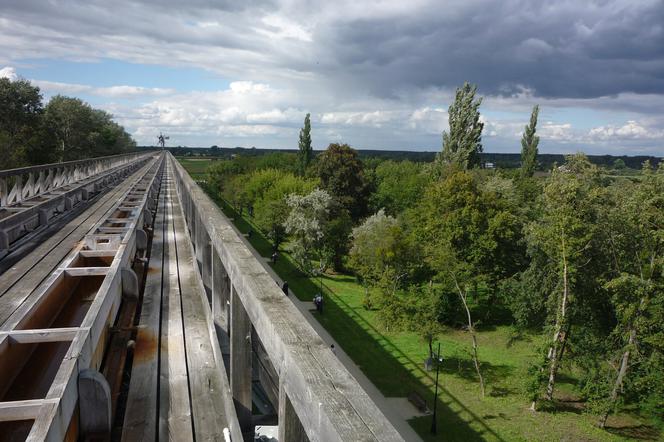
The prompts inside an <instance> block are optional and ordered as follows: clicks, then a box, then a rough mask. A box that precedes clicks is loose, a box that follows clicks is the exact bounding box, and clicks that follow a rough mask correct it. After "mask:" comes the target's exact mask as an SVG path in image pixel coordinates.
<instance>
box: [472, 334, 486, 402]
mask: <svg viewBox="0 0 664 442" xmlns="http://www.w3.org/2000/svg"><path fill="white" fill-rule="evenodd" d="M470 336H471V337H472V338H473V362H474V363H475V371H476V372H477V377H478V378H479V380H480V391H481V392H482V397H484V378H483V377H482V372H481V371H480V360H479V358H478V357H477V338H476V337H475V331H474V330H473V331H471V332H470Z"/></svg>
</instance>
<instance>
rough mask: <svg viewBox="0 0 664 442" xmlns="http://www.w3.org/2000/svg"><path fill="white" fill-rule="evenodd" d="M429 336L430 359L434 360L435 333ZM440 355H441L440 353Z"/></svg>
mask: <svg viewBox="0 0 664 442" xmlns="http://www.w3.org/2000/svg"><path fill="white" fill-rule="evenodd" d="M428 338H429V360H433V334H431V335H429V336H428ZM438 356H439V357H440V355H438Z"/></svg>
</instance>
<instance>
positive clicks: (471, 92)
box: [439, 82, 484, 169]
mask: <svg viewBox="0 0 664 442" xmlns="http://www.w3.org/2000/svg"><path fill="white" fill-rule="evenodd" d="M476 91H477V86H475V85H471V84H470V83H468V82H465V83H464V84H463V86H462V87H460V88H458V89H457V91H456V97H455V98H454V103H452V104H451V105H450V107H449V110H448V119H449V125H450V131H449V133H448V132H443V151H442V153H441V155H440V157H439V159H440V160H441V161H442V162H443V163H446V164H452V165H456V166H457V167H459V168H461V169H472V168H473V167H476V166H479V164H480V153H481V152H482V129H483V128H484V123H482V122H481V121H480V111H479V107H480V104H482V98H481V97H479V98H477V99H475V92H476Z"/></svg>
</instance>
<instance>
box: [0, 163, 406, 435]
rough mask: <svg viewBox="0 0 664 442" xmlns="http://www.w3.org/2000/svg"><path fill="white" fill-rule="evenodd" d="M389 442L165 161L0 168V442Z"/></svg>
mask: <svg viewBox="0 0 664 442" xmlns="http://www.w3.org/2000/svg"><path fill="white" fill-rule="evenodd" d="M256 425H274V426H277V427H278V440H279V441H280V442H283V441H285V442H299V441H307V440H308V441H401V440H403V438H402V437H401V436H400V435H399V433H398V432H397V431H396V430H395V429H394V427H393V426H392V425H391V424H390V422H389V421H388V420H387V419H386V418H385V416H384V415H383V414H382V413H381V411H380V410H379V409H378V408H377V406H376V405H375V404H374V403H373V402H372V400H371V399H370V398H369V396H368V395H367V394H366V393H365V391H364V390H363V389H362V388H361V387H360V385H359V384H358V382H357V381H356V380H355V378H353V376H351V374H350V373H349V372H348V371H347V370H346V369H345V367H344V366H343V365H342V364H341V363H340V362H339V360H338V359H337V358H336V356H335V355H334V354H333V353H332V352H331V351H330V349H329V348H328V345H327V344H326V343H325V342H324V341H323V339H321V337H320V336H319V335H318V334H317V333H316V331H315V330H314V329H313V328H312V327H311V326H310V325H309V323H308V322H307V320H306V319H305V318H304V317H303V316H302V314H301V313H300V311H299V310H298V309H297V308H296V307H295V306H294V305H293V304H292V302H291V301H290V300H289V298H287V297H285V296H284V295H283V292H282V291H281V289H280V288H279V287H278V285H277V284H276V282H275V281H274V280H273V279H272V278H271V277H270V275H269V274H268V273H267V272H266V270H265V269H264V267H263V266H262V264H261V263H260V262H259V261H258V260H257V259H256V258H255V257H254V255H253V254H252V252H251V250H249V249H248V247H247V246H246V244H245V242H244V241H243V239H242V238H241V237H240V235H238V233H237V232H236V230H235V229H234V228H233V226H232V225H231V224H230V222H229V220H228V219H227V218H226V217H225V216H224V215H223V214H222V212H221V211H220V210H219V208H218V207H217V206H216V205H215V203H214V202H213V201H212V200H211V199H210V198H209V197H208V196H207V195H206V194H205V193H204V192H203V190H202V189H201V188H200V187H199V186H198V185H197V184H196V183H195V182H194V181H193V180H192V179H191V178H190V177H189V175H188V174H187V172H185V170H184V169H183V168H182V166H180V164H179V163H178V162H177V161H176V160H175V159H174V158H173V157H172V156H171V154H170V153H167V152H147V153H140V154H127V155H118V156H111V157H104V158H96V159H91V160H84V161H75V162H69V163H60V164H52V165H45V166H37V167H28V168H23V169H14V170H7V171H0V441H25V440H29V441H43V440H46V441H63V440H67V441H74V440H90V441H94V440H100V441H107V440H108V441H110V440H113V441H118V440H121V441H155V440H173V441H195V440H198V441H203V440H205V441H213V440H214V441H217V440H218V441H225V442H228V441H233V442H239V441H242V440H254V431H255V427H256Z"/></svg>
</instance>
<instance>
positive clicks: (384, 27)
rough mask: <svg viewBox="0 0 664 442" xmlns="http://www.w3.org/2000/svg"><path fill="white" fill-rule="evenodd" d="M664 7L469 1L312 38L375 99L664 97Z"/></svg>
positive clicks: (348, 25) (343, 24)
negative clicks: (401, 94) (466, 88)
mask: <svg viewBox="0 0 664 442" xmlns="http://www.w3.org/2000/svg"><path fill="white" fill-rule="evenodd" d="M663 26H664V1H659V0H658V1H650V2H615V1H603V2H578V1H577V2H541V1H535V2H532V1H530V2H525V1H502V2H501V1H491V2H486V1H482V2H472V7H469V6H468V4H465V5H464V6H462V7H459V6H455V5H454V4H449V5H448V6H445V5H444V4H441V3H439V4H438V5H430V6H429V7H427V8H424V9H423V10H422V11H421V13H420V14H417V15H415V16H412V15H411V16H403V17H398V16H396V17H395V16H392V17H385V18H381V19H375V20H374V19H371V18H362V19H359V20H349V21H340V22H336V23H331V24H330V26H328V27H327V28H324V29H322V30H320V31H319V33H317V34H316V35H315V39H316V40H318V42H319V44H320V43H322V45H321V46H319V48H318V49H319V50H321V51H324V54H326V55H328V56H332V57H334V59H335V60H336V61H337V66H336V69H338V71H339V73H340V75H341V76H343V77H356V76H359V77H360V78H364V81H365V83H366V84H367V85H369V87H371V88H372V90H374V92H375V93H378V94H381V95H390V94H391V93H394V91H396V90H398V89H399V88H401V87H404V86H405V87H408V86H415V87H421V88H424V87H430V86H435V87H444V88H450V87H455V86H457V85H459V84H461V83H462V82H463V81H465V80H469V81H472V82H474V83H477V84H479V85H480V88H481V90H482V92H484V93H488V94H510V93H513V92H515V91H517V90H519V89H520V88H521V87H526V88H530V89H532V90H533V91H534V93H535V94H537V95H538V96H543V97H575V98H592V97H598V96H604V95H613V94H618V93H621V92H634V93H663V92H664V29H663Z"/></svg>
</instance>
